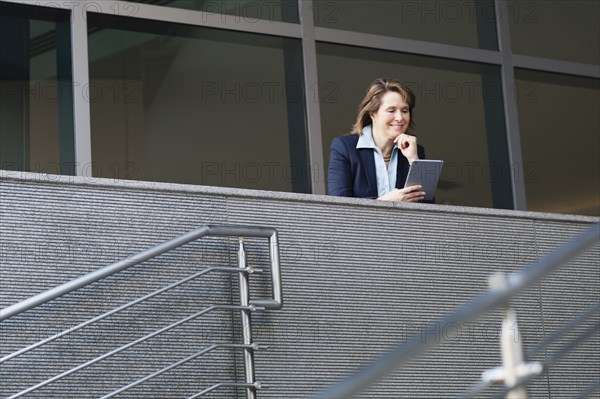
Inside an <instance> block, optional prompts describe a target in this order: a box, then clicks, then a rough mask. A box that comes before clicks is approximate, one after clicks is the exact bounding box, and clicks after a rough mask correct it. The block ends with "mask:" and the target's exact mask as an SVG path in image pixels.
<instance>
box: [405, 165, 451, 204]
mask: <svg viewBox="0 0 600 399" xmlns="http://www.w3.org/2000/svg"><path fill="white" fill-rule="evenodd" d="M443 166H444V161H441V160H433V159H417V160H415V161H413V163H412V164H411V165H410V169H409V170H408V176H407V177H406V183H405V184H404V187H408V186H414V185H415V184H420V185H421V186H423V191H425V200H427V201H431V200H432V199H433V197H434V196H435V189H436V188H437V184H438V181H439V179H440V174H441V173H442V167H443Z"/></svg>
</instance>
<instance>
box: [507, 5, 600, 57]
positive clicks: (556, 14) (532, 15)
mask: <svg viewBox="0 0 600 399" xmlns="http://www.w3.org/2000/svg"><path fill="white" fill-rule="evenodd" d="M506 17H507V18H508V19H509V23H510V36H511V45H512V50H513V52H514V53H516V54H522V55H530V56H536V57H545V58H556V59H560V60H567V61H575V62H582V63H587V64H600V27H599V25H598V20H600V2H598V1H589V0H552V1H547V0H546V1H539V0H538V1H516V0H509V2H508V15H507V16H506Z"/></svg>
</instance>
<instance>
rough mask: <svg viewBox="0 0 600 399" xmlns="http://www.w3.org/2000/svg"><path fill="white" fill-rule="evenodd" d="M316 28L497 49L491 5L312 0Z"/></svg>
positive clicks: (481, 2)
mask: <svg viewBox="0 0 600 399" xmlns="http://www.w3.org/2000/svg"><path fill="white" fill-rule="evenodd" d="M313 6H314V11H313V13H314V17H315V25H316V26H319V27H323V28H330V29H341V30H349V31H355V32H362V33H371V34H376V35H383V36H393V37H400V38H404V39H414V40H422V41H431V42H437V43H443V44H452V45H457V46H465V47H473V48H483V49H487V50H497V49H498V45H497V40H496V18H495V15H496V14H495V7H494V2H493V1H490V0H479V1H447V0H419V1H414V0H411V1H407V0H395V1H389V0H352V1H347V0H335V1H332V0H315V1H313Z"/></svg>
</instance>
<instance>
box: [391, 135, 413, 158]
mask: <svg viewBox="0 0 600 399" xmlns="http://www.w3.org/2000/svg"><path fill="white" fill-rule="evenodd" d="M394 143H396V144H397V145H398V149H399V150H400V152H402V155H404V156H405V157H406V159H408V162H410V163H412V162H413V161H414V160H415V159H419V155H418V154H417V138H416V137H415V136H411V135H410V134H406V133H402V134H401V135H400V136H398V137H396V139H395V140H394Z"/></svg>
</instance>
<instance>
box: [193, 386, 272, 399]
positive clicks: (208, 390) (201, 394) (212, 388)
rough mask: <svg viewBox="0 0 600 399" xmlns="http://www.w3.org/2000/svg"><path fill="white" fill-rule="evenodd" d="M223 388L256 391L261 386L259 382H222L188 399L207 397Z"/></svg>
mask: <svg viewBox="0 0 600 399" xmlns="http://www.w3.org/2000/svg"><path fill="white" fill-rule="evenodd" d="M222 387H236V388H254V389H260V388H261V385H260V383H258V382H255V383H247V382H220V383H218V384H215V385H213V386H212V387H210V388H206V389H205V390H204V391H202V392H198V393H197V394H195V395H192V396H190V397H189V398H187V399H195V398H198V397H200V396H203V395H206V394H207V393H209V392H211V391H214V390H215V389H218V388H222Z"/></svg>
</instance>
